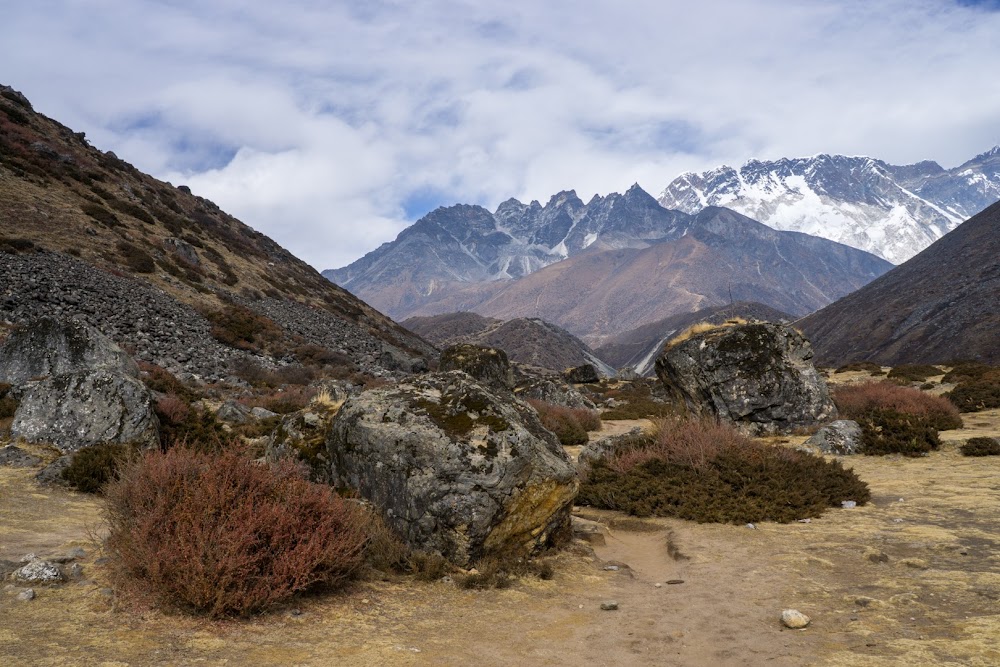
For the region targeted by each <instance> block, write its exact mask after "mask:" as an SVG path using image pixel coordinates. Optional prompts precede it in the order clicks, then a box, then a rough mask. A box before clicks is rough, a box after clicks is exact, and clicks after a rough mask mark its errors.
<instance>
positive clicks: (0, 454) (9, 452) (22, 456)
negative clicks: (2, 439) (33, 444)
mask: <svg viewBox="0 0 1000 667" xmlns="http://www.w3.org/2000/svg"><path fill="white" fill-rule="evenodd" d="M41 462H42V460H41V459H40V458H38V457H37V456H32V455H31V454H29V453H28V452H26V451H24V450H23V449H21V448H20V447H15V446H14V445H7V446H5V447H0V466H9V467H11V468H31V467H32V466H36V465H38V464H39V463H41Z"/></svg>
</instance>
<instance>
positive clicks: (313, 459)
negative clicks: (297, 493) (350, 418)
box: [265, 399, 344, 483]
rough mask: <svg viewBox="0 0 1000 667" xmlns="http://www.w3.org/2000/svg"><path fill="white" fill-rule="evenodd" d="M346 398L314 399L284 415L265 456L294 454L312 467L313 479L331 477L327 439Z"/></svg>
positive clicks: (277, 456)
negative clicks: (301, 407)
mask: <svg viewBox="0 0 1000 667" xmlns="http://www.w3.org/2000/svg"><path fill="white" fill-rule="evenodd" d="M343 403H344V400H343V399H339V400H337V399H325V400H320V401H316V400H314V401H313V402H311V403H310V404H309V405H307V406H306V407H305V408H303V409H302V410H299V411H297V412H293V413H291V414H288V415H285V416H284V417H282V419H281V423H280V424H279V425H278V428H276V429H275V430H274V432H273V433H272V434H271V437H270V438H269V440H268V443H267V449H266V450H265V457H266V458H267V459H268V460H270V461H274V460H277V459H281V458H286V457H291V458H294V459H296V460H298V461H300V462H302V463H303V464H304V465H305V466H307V467H308V468H309V476H310V478H311V479H312V480H313V481H314V482H326V483H329V482H330V481H331V477H330V457H329V454H328V453H327V449H326V447H327V445H326V441H327V438H328V437H329V435H330V428H331V426H332V423H333V418H334V417H336V416H337V412H338V411H339V410H340V407H341V406H342V405H343Z"/></svg>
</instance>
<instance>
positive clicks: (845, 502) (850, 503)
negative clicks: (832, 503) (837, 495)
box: [840, 500, 858, 510]
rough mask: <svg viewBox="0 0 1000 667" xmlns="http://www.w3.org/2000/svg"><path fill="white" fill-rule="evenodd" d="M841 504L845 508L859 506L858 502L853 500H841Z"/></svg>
mask: <svg viewBox="0 0 1000 667" xmlns="http://www.w3.org/2000/svg"><path fill="white" fill-rule="evenodd" d="M840 506H841V507H843V508H844V509H845V510H849V509H854V508H855V507H857V506H858V503H857V502H855V501H853V500H842V501H841V502H840Z"/></svg>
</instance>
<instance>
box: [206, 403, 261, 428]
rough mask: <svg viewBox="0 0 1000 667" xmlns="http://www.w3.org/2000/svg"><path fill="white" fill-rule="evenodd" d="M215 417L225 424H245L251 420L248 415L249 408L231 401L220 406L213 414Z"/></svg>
mask: <svg viewBox="0 0 1000 667" xmlns="http://www.w3.org/2000/svg"><path fill="white" fill-rule="evenodd" d="M215 417H216V419H218V420H219V421H223V422H226V423H227V424H246V423H248V422H249V421H251V419H252V418H253V417H252V416H251V414H250V408H248V407H247V406H245V405H243V404H242V403H239V402H238V401H233V400H229V401H226V402H225V403H223V404H222V405H220V406H219V409H218V410H217V411H216V412H215Z"/></svg>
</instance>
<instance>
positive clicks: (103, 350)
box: [0, 317, 139, 386]
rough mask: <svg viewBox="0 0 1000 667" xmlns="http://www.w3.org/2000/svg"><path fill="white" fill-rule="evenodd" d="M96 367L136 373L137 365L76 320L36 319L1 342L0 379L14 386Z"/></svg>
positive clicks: (107, 340)
mask: <svg viewBox="0 0 1000 667" xmlns="http://www.w3.org/2000/svg"><path fill="white" fill-rule="evenodd" d="M96 369H106V370H113V371H115V372H117V373H122V374H125V375H130V376H132V377H138V376H139V368H138V367H137V366H136V364H135V362H134V361H132V359H131V358H129V356H128V355H127V354H125V352H124V351H123V350H122V349H121V348H120V347H118V346H117V345H115V343H114V342H113V341H112V340H111V339H110V338H108V337H107V336H105V335H104V334H102V333H101V332H100V331H98V330H97V329H95V328H94V327H92V326H90V325H88V324H85V323H84V322H80V321H78V320H57V319H55V318H51V317H42V318H38V319H36V320H32V321H31V322H28V323H27V324H25V325H24V326H21V327H19V328H17V329H15V330H14V331H13V332H12V333H11V334H10V336H9V337H8V338H7V340H6V341H4V343H3V345H0V382H5V383H7V384H11V385H14V386H19V385H22V384H24V383H25V382H27V381H29V380H31V379H34V378H40V377H47V376H50V375H63V374H66V373H78V372H80V371H87V370H96Z"/></svg>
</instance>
